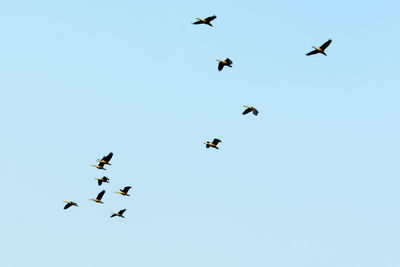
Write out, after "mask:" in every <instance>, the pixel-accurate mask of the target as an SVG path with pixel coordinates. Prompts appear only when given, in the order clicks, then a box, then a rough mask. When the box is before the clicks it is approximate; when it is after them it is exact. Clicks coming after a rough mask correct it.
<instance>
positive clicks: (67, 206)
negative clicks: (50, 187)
mask: <svg viewBox="0 0 400 267" xmlns="http://www.w3.org/2000/svg"><path fill="white" fill-rule="evenodd" d="M64 202H65V203H67V204H66V205H65V206H64V209H65V210H66V209H68V208H69V207H71V206H77V207H78V204H76V203H75V202H73V201H68V200H64Z"/></svg>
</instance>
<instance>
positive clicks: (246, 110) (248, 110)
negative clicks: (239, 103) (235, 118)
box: [242, 108, 251, 115]
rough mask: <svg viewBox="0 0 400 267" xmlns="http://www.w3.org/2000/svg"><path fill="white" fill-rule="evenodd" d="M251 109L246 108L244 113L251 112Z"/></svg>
mask: <svg viewBox="0 0 400 267" xmlns="http://www.w3.org/2000/svg"><path fill="white" fill-rule="evenodd" d="M250 111H251V108H247V109H245V111H243V113H242V114H243V115H246V114H247V113H249V112H250Z"/></svg>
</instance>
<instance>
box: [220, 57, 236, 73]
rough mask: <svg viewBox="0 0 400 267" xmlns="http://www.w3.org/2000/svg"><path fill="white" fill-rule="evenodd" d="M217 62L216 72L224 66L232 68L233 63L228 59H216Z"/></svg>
mask: <svg viewBox="0 0 400 267" xmlns="http://www.w3.org/2000/svg"><path fill="white" fill-rule="evenodd" d="M217 61H218V62H219V63H218V70H219V71H221V70H222V69H223V68H224V66H228V67H230V68H232V63H233V62H232V60H230V59H229V58H226V59H225V60H220V59H217Z"/></svg>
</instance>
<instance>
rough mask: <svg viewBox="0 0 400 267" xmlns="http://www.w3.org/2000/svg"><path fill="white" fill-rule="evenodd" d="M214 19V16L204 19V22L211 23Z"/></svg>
mask: <svg viewBox="0 0 400 267" xmlns="http://www.w3.org/2000/svg"><path fill="white" fill-rule="evenodd" d="M216 18H217V16H215V15H214V16H211V17H208V18H205V19H204V20H205V21H208V22H210V21H213V20H214V19H216Z"/></svg>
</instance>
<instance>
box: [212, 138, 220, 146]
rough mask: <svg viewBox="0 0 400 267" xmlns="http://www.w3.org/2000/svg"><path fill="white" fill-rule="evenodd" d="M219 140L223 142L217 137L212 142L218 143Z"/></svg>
mask: <svg viewBox="0 0 400 267" xmlns="http://www.w3.org/2000/svg"><path fill="white" fill-rule="evenodd" d="M219 142H221V140H219V139H217V138H214V140H213V141H212V143H213V144H214V145H218V143H219Z"/></svg>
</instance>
